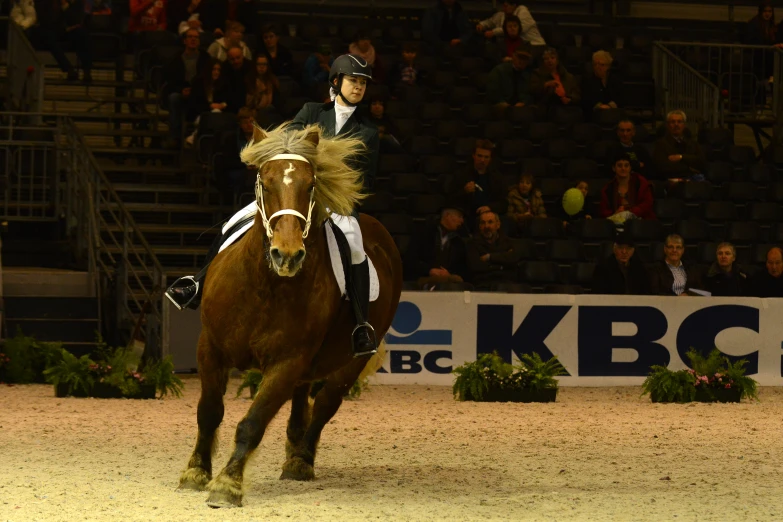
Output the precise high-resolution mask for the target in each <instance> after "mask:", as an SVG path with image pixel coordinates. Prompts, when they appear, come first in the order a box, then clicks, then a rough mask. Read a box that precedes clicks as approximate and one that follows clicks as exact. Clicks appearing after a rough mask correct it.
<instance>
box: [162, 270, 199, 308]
mask: <svg viewBox="0 0 783 522" xmlns="http://www.w3.org/2000/svg"><path fill="white" fill-rule="evenodd" d="M182 280H190V282H191V283H192V284H194V285H196V292H195V293H194V294H193V297H191V298H190V299H188V302H187V303H185V304H183V305H181V306H180V304H179V303H178V302H177V301H175V300H174V298H173V297H171V294H170V293H169V292H171V289H172V288H175V287H176V286H177V283H179V282H180V281H182ZM200 286H201V283H200V282H199V281H196V278H195V277H193V276H182V277H180V278H179V279H177V280H176V281H174V282H173V283H171V286H170V287H168V289H167V290H166V292H165V294H164V295H165V296H166V297H168V298H169V301H171V302H172V303H173V304H174V306H176V307H177V310H183V309H185V308H187V307H188V305H190V303H192V302H193V300H194V299H196V298H197V297H198V291H199V287H200Z"/></svg>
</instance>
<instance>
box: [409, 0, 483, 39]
mask: <svg viewBox="0 0 783 522" xmlns="http://www.w3.org/2000/svg"><path fill="white" fill-rule="evenodd" d="M472 33H473V32H472V31H471V26H470V20H468V15H467V14H465V11H464V10H463V9H462V4H460V3H459V2H457V1H456V0H437V3H436V4H435V5H433V6H432V7H430V8H428V9H426V10H425V11H424V14H423V15H422V17H421V39H422V40H424V41H425V42H427V43H428V44H430V46H432V49H433V50H439V49H441V47H442V45H443V44H446V45H450V46H456V45H459V44H461V43H467V42H468V41H469V40H470V37H471V35H472Z"/></svg>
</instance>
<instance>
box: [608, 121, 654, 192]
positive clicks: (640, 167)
mask: <svg viewBox="0 0 783 522" xmlns="http://www.w3.org/2000/svg"><path fill="white" fill-rule="evenodd" d="M635 136H636V126H634V124H633V122H632V121H631V120H622V121H620V122H618V123H617V141H616V142H615V143H614V146H613V147H612V153H613V156H614V157H617V156H619V155H621V154H625V155H626V156H628V159H629V160H630V161H631V171H633V172H636V173H638V174H643V175H644V176H645V177H646V178H648V179H649V178H650V176H649V173H650V172H652V170H653V162H652V158H650V153H649V152H648V151H647V149H646V148H645V147H644V146H643V145H640V144H638V143H635V142H634V141H633V139H634V137H635Z"/></svg>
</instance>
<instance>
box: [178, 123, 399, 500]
mask: <svg viewBox="0 0 783 522" xmlns="http://www.w3.org/2000/svg"><path fill="white" fill-rule="evenodd" d="M363 148H364V145H363V144H362V142H361V141H359V140H357V139H353V138H328V139H327V138H325V137H323V136H322V135H321V129H320V128H319V127H318V126H311V127H307V128H305V129H303V130H290V129H289V128H288V126H287V125H283V126H281V127H280V128H278V129H276V130H273V131H269V132H268V133H264V131H262V130H261V129H259V128H256V129H255V131H254V134H253V141H252V142H251V143H250V144H249V145H248V146H247V147H246V148H245V149H244V150H243V151H242V153H241V158H242V161H244V162H245V163H246V164H248V165H253V166H256V167H258V176H257V180H256V203H257V205H258V209H257V212H256V216H255V224H254V226H253V227H251V228H250V230H249V231H248V232H247V233H246V234H245V235H244V237H242V238H241V239H240V240H239V241H237V242H236V243H234V244H233V245H231V246H229V247H228V248H226V249H224V250H223V251H222V252H221V253H220V254H219V255H218V256H217V257H216V258H215V260H214V261H213V262H212V264H211V265H210V267H209V271H208V272H207V277H206V285H205V287H204V294H203V298H202V301H201V324H202V330H201V335H200V337H199V340H198V365H199V374H200V377H201V398H200V400H199V403H198V438H197V441H196V448H195V450H194V451H193V455H192V456H191V458H190V461H189V462H188V467H187V469H186V470H185V471H184V472H183V473H182V476H181V478H180V485H179V487H180V488H185V489H195V490H199V491H200V490H204V489H207V490H208V491H209V498H208V500H207V503H208V504H209V505H210V506H212V507H221V506H241V505H242V479H243V473H244V468H245V464H246V463H247V460H248V458H249V457H250V454H251V453H252V452H253V450H255V449H256V447H257V446H258V444H259V443H260V442H261V438H262V437H263V435H264V430H265V429H266V426H267V425H268V424H269V422H270V421H271V420H272V418H273V417H274V416H275V414H277V411H278V410H279V409H280V407H281V406H283V404H285V403H286V402H287V401H288V400H289V399H291V416H290V418H289V419H288V429H287V431H286V434H287V438H288V440H287V442H286V461H285V463H284V464H283V473H282V475H281V477H280V478H281V479H293V480H312V479H313V478H315V474H314V470H313V464H314V460H315V453H316V447H317V445H318V440H319V438H320V435H321V430H322V429H323V427H324V426H325V425H326V423H327V422H328V421H329V419H331V418H332V416H333V415H334V414H335V413H336V412H337V410H338V408H339V407H340V405H341V404H342V400H343V395H344V394H345V393H346V392H347V391H348V390H349V389H350V388H351V386H352V385H353V383H354V382H355V381H356V379H357V377H358V376H359V375H360V373H361V372H362V370H363V369H364V367H365V366H367V365H368V358H366V357H365V358H360V359H354V358H353V353H352V348H351V332H352V330H353V327H354V318H353V314H352V313H351V309H350V303H348V302H347V301H345V300H343V299H342V298H341V292H340V289H339V287H338V285H337V282H336V279H335V277H334V273H333V271H332V265H331V262H330V258H329V252H328V245H327V239H326V231H325V230H324V227H325V224H324V223H325V220H326V218H327V217H328V215H329V212H330V211H331V212H336V213H338V214H341V215H347V214H350V213H351V211H352V209H353V208H354V206H355V205H356V204H357V203H358V202H359V201H360V200H361V199H362V195H361V188H362V180H361V174H360V173H359V172H357V171H356V170H354V169H353V168H352V167H351V166H350V164H351V161H352V158H353V157H354V156H355V155H356V154H360V153H361V152H362V150H363ZM311 222H312V223H313V227H312V230H310V224H311ZM360 225H361V229H362V236H363V238H364V248H365V251H366V252H367V255H369V256H370V258H371V259H372V262H373V264H374V265H375V268H376V271H377V272H378V279H379V283H380V292H379V296H378V299H377V300H376V301H374V302H372V303H371V305H370V317H369V322H370V324H372V325H373V327H374V328H375V331H376V333H377V335H378V338H379V339H382V338H383V336H384V335H385V333H386V331H387V330H388V329H389V326H390V325H391V321H392V319H393V317H394V313H395V311H396V309H397V304H398V302H399V300H400V291H401V289H402V263H401V261H400V254H399V252H398V251H397V248H396V246H395V243H394V241H393V240H392V238H391V236H390V235H389V233H388V232H387V231H386V229H385V228H384V227H383V226H382V225H381V224H380V223H379V222H378V221H376V220H375V219H373V218H371V217H369V216H366V215H361V216H360ZM374 362H375V361H374ZM251 367H256V368H259V369H261V371H262V372H263V375H264V378H263V382H262V383H261V385H260V386H259V388H258V392H257V394H256V396H255V398H254V399H253V403H252V405H251V406H250V409H249V411H248V413H247V415H246V416H245V418H244V419H242V421H241V422H239V424H238V425H237V430H236V438H235V448H234V452H233V454H232V455H231V458H230V459H229V461H228V464H226V467H225V468H223V470H222V471H221V472H220V473H219V474H218V475H217V476H216V477H215V478H212V452H213V450H214V449H215V432H216V430H217V428H218V426H219V425H220V423H221V421H222V420H223V395H224V394H225V393H226V386H227V383H228V377H229V370H231V369H232V368H239V369H247V368H251ZM321 379H324V380H325V383H324V386H323V387H322V388H321V389H320V390H319V391H318V393H317V394H316V396H315V398H314V399H313V401H312V402H311V401H310V397H309V395H310V385H311V383H312V382H313V381H314V380H321Z"/></svg>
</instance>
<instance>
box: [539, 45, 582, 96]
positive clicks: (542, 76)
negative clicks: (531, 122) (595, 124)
mask: <svg viewBox="0 0 783 522" xmlns="http://www.w3.org/2000/svg"><path fill="white" fill-rule="evenodd" d="M542 62H543V63H542V64H541V67H539V68H538V69H536V70H535V71H533V75H532V77H531V79H530V92H531V94H532V95H533V96H534V97H535V98H536V99H537V100H538V104H539V105H541V106H542V107H544V108H547V109H550V108H552V107H556V106H562V105H566V106H569V105H577V104H578V103H579V100H580V93H579V85H578V84H577V82H576V78H574V75H573V74H571V73H570V72H568V71H566V69H565V67H563V66H562V65H561V64H560V60H559V58H558V55H557V50H556V49H553V48H552V47H549V48H548V49H547V50H545V51H544V55H543V56H542Z"/></svg>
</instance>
